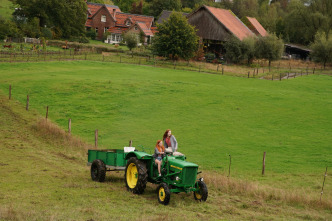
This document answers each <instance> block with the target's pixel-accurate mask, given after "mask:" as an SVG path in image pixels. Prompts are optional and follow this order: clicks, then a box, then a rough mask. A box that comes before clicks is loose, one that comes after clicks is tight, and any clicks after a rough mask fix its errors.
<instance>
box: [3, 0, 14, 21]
mask: <svg viewBox="0 0 332 221" xmlns="http://www.w3.org/2000/svg"><path fill="white" fill-rule="evenodd" d="M13 12H14V5H13V3H12V2H11V1H9V0H0V16H1V17H2V18H4V19H10V18H11V17H12V13H13Z"/></svg>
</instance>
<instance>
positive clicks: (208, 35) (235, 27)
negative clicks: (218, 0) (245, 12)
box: [187, 5, 265, 54]
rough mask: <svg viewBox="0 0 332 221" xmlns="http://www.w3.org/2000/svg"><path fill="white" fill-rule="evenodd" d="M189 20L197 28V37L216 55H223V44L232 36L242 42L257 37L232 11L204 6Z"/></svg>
mask: <svg viewBox="0 0 332 221" xmlns="http://www.w3.org/2000/svg"><path fill="white" fill-rule="evenodd" d="M187 18H188V22H189V24H191V25H193V26H195V27H196V29H197V35H198V36H199V37H200V39H201V43H203V44H204V46H205V47H206V48H207V51H211V52H214V53H215V54H220V53H222V51H223V47H222V44H223V43H224V42H226V41H227V40H228V39H229V38H231V37H232V36H233V37H236V38H238V39H240V40H243V39H244V38H246V37H250V36H256V35H255V34H254V33H253V32H252V31H251V30H250V29H249V28H248V27H247V26H246V25H245V24H244V23H243V22H242V21H241V20H240V19H239V18H238V17H236V15H235V14H234V13H233V12H232V11H230V10H225V9H221V8H214V7H209V6H205V5H203V6H201V7H200V8H198V9H197V10H196V11H194V12H192V13H191V14H189V15H188V16H187ZM256 21H257V20H256ZM257 22H258V21H257ZM264 30H265V29H264Z"/></svg>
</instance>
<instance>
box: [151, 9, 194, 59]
mask: <svg viewBox="0 0 332 221" xmlns="http://www.w3.org/2000/svg"><path fill="white" fill-rule="evenodd" d="M198 40H199V38H198V36H197V35H196V31H195V28H194V27H193V26H191V25H190V24H188V21H187V19H186V18H185V17H184V16H183V15H182V14H181V13H178V12H173V13H172V14H171V15H170V17H169V18H168V19H167V20H166V21H165V22H164V23H162V24H158V32H157V33H156V35H155V37H154V41H153V42H154V43H153V45H152V50H153V52H154V53H155V54H157V55H159V56H168V57H170V58H171V59H173V60H176V59H178V58H183V59H190V58H192V57H193V56H194V54H195V52H196V51H197V49H198Z"/></svg>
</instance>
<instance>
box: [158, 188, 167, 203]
mask: <svg viewBox="0 0 332 221" xmlns="http://www.w3.org/2000/svg"><path fill="white" fill-rule="evenodd" d="M165 197H166V194H165V189H164V187H160V189H159V199H160V201H164V200H165Z"/></svg>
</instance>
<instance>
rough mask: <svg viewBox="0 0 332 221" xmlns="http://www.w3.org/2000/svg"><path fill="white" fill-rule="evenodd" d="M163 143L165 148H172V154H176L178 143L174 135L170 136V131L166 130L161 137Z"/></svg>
mask: <svg viewBox="0 0 332 221" xmlns="http://www.w3.org/2000/svg"><path fill="white" fill-rule="evenodd" d="M163 141H164V147H165V148H169V147H170V148H172V152H173V153H174V152H177V150H178V142H177V141H176V139H175V137H174V135H173V134H172V131H171V130H170V129H167V130H166V131H165V133H164V136H163Z"/></svg>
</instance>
